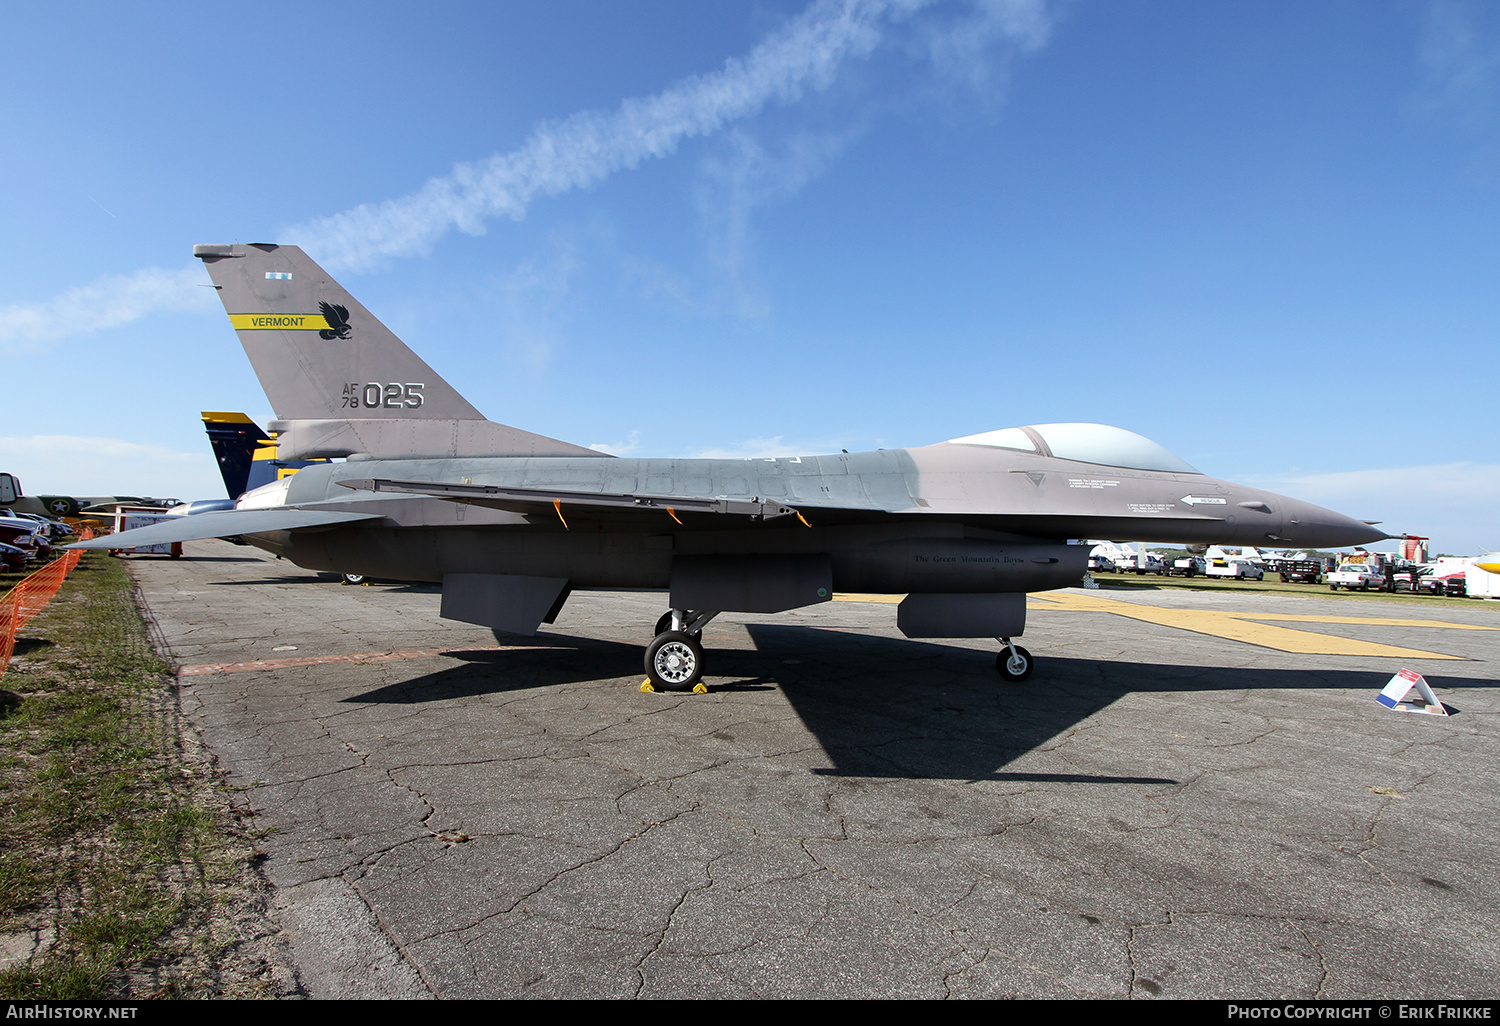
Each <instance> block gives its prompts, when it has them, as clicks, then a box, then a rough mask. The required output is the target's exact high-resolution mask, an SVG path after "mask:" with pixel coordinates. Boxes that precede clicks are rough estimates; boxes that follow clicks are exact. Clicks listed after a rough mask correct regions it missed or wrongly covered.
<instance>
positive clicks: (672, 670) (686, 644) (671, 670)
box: [646, 631, 703, 691]
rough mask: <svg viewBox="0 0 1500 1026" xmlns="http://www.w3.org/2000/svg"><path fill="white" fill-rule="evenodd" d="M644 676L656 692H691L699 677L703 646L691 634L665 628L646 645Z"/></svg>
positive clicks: (701, 669)
mask: <svg viewBox="0 0 1500 1026" xmlns="http://www.w3.org/2000/svg"><path fill="white" fill-rule="evenodd" d="M646 676H647V677H649V678H650V679H651V686H652V687H654V688H655V689H656V690H658V691H691V690H693V685H694V684H697V683H698V680H699V679H700V678H701V677H702V676H703V646H702V645H700V644H698V642H697V640H696V639H694V638H693V636H692V635H691V634H683V633H682V632H681V631H667V632H666V633H665V634H658V635H657V636H656V637H655V638H653V639H652V641H651V644H649V645H647V646H646Z"/></svg>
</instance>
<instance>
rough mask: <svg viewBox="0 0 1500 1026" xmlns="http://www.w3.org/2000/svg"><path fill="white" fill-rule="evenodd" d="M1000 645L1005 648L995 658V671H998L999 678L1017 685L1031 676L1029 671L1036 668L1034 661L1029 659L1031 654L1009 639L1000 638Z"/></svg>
mask: <svg viewBox="0 0 1500 1026" xmlns="http://www.w3.org/2000/svg"><path fill="white" fill-rule="evenodd" d="M1000 644H1002V645H1004V646H1005V647H1004V648H1002V649H1001V650H1000V654H999V655H997V656H996V657H995V669H997V670H999V671H1000V676H1001V677H1003V678H1005V679H1006V680H1008V681H1011V682H1012V683H1019V682H1020V681H1023V680H1025V679H1026V678H1027V677H1030V676H1031V671H1032V670H1033V669H1035V668H1036V660H1035V659H1033V658H1031V653H1030V652H1028V651H1026V650H1025V649H1024V648H1022V647H1021V646H1020V645H1017V644H1016V643H1015V642H1013V641H1011V640H1010V639H1009V638H1001V639H1000Z"/></svg>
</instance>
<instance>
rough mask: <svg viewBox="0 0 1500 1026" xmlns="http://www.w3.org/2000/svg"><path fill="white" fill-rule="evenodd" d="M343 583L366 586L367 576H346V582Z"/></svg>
mask: <svg viewBox="0 0 1500 1026" xmlns="http://www.w3.org/2000/svg"><path fill="white" fill-rule="evenodd" d="M342 583H344V584H364V583H365V575H364V574H344V580H343V582H342Z"/></svg>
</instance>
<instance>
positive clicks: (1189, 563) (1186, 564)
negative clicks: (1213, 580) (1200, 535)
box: [1167, 556, 1208, 577]
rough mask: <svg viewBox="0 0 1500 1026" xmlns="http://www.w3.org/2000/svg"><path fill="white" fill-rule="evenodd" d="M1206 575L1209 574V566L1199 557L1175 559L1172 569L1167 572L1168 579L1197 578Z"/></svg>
mask: <svg viewBox="0 0 1500 1026" xmlns="http://www.w3.org/2000/svg"><path fill="white" fill-rule="evenodd" d="M1206 573H1208V564H1207V563H1205V562H1204V561H1203V560H1202V559H1201V558H1199V557H1198V556H1183V557H1182V558H1181V559H1174V560H1172V566H1171V568H1170V569H1169V570H1167V576H1168V577H1196V576H1197V575H1199V574H1206Z"/></svg>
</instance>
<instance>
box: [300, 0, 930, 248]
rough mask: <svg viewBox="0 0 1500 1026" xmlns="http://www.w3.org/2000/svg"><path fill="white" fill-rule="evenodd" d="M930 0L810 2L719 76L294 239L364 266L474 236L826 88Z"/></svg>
mask: <svg viewBox="0 0 1500 1026" xmlns="http://www.w3.org/2000/svg"><path fill="white" fill-rule="evenodd" d="M931 2H932V0H843V2H833V0H825V2H822V3H817V4H814V5H813V6H812V7H810V8H808V9H807V10H806V11H804V12H803V13H802V14H801V15H800V16H798V17H797V18H795V19H793V20H792V22H791V23H790V24H788V25H786V26H785V27H784V28H782V29H781V30H780V31H778V32H777V33H775V34H774V35H772V36H771V37H770V38H768V39H766V40H765V41H764V42H762V43H760V45H758V46H756V47H755V49H753V50H751V51H750V53H749V54H748V55H747V56H745V57H743V58H740V57H731V58H730V59H729V60H728V61H726V62H725V65H724V69H723V70H722V71H720V72H718V73H717V74H712V75H695V76H693V77H691V78H688V79H686V80H684V81H681V82H678V83H677V84H676V85H674V86H672V87H670V88H668V89H666V90H664V91H662V92H660V93H657V94H656V95H654V96H648V97H644V98H640V97H632V98H630V99H628V100H625V101H624V102H622V103H621V104H620V106H619V109H618V110H615V111H611V112H606V111H582V112H580V113H577V114H574V115H572V116H571V117H568V118H565V119H563V120H562V121H557V122H551V123H548V124H543V125H542V126H541V127H539V128H538V129H537V130H536V131H535V132H534V133H533V134H532V136H531V138H530V139H528V140H527V141H526V143H525V145H523V146H522V147H521V148H520V149H517V150H513V151H511V152H510V153H501V154H496V155H495V156H493V157H490V158H489V159H488V160H484V161H479V162H476V163H472V164H459V165H458V166H457V167H455V168H454V169H453V172H452V173H451V174H449V175H448V176H446V177H444V178H434V179H432V180H431V181H429V182H428V183H427V184H426V185H424V186H423V187H422V188H421V189H419V190H417V191H416V192H414V193H411V194H409V195H406V196H402V197H400V198H398V199H391V200H386V201H384V202H382V203H374V204H370V203H365V204H361V205H360V206H357V207H355V208H354V209H353V210H346V211H344V212H343V213H340V214H334V215H333V216H331V217H322V218H318V219H317V220H314V221H311V222H308V223H307V224H305V225H301V226H299V227H297V228H293V229H290V230H289V231H288V232H287V237H289V238H291V239H293V240H295V241H296V242H297V243H298V244H299V245H301V246H302V247H303V248H304V249H306V250H309V251H311V252H315V253H317V254H318V255H319V257H318V258H319V261H320V262H324V263H326V264H328V265H330V266H331V268H332V269H338V270H356V271H357V270H363V269H366V268H369V267H371V266H375V265H379V264H382V263H384V262H386V261H387V260H388V259H389V258H391V257H396V256H410V255H412V254H416V253H424V252H426V251H427V250H428V249H430V248H431V246H432V243H433V242H434V241H435V240H437V239H438V238H439V237H440V236H442V235H444V234H446V233H447V232H448V231H449V230H450V229H452V228H457V229H459V230H460V231H465V232H469V233H470V234H474V235H478V234H482V233H483V232H484V225H485V221H486V220H488V219H489V218H492V217H497V216H502V215H503V216H508V217H512V218H516V219H520V218H521V217H523V216H525V214H526V208H527V206H528V205H529V204H530V203H531V202H532V201H533V200H534V199H536V198H537V197H539V196H556V195H559V194H560V193H564V192H568V191H571V190H573V189H578V188H583V187H585V186H589V185H592V184H594V183H596V182H600V181H602V180H604V179H605V178H607V177H609V176H610V175H611V174H613V173H614V172H616V171H620V170H624V169H627V168H633V167H636V166H637V165H639V164H640V163H641V162H642V161H645V160H648V159H651V158H653V157H663V156H667V155H668V154H671V153H673V152H674V151H675V150H676V149H677V145H678V143H680V142H681V141H682V140H684V139H690V138H693V137H695V136H702V135H708V134H710V133H712V132H714V131H717V130H718V129H720V128H722V127H723V126H724V125H726V124H728V123H729V122H732V121H737V120H739V119H741V118H744V117H747V116H749V115H751V114H754V113H755V112H757V111H758V110H760V109H761V108H762V107H764V106H765V105H766V104H767V103H769V102H772V101H777V102H780V103H793V102H795V101H796V100H797V99H798V98H799V97H800V96H801V94H802V90H803V89H804V88H806V87H808V86H811V87H813V88H822V87H825V86H827V85H828V84H829V83H830V82H831V81H832V79H833V76H834V73H835V72H836V71H837V70H838V67H839V65H840V64H842V63H843V62H844V61H847V60H849V59H850V58H853V57H861V56H864V55H866V54H868V53H869V52H870V51H871V50H873V49H874V48H875V46H876V45H877V44H878V43H879V42H880V38H881V33H880V23H881V22H882V21H884V20H885V19H887V18H893V19H899V18H902V17H906V16H909V15H911V14H912V13H914V12H915V11H917V10H919V9H921V8H922V7H924V6H927V5H928V4H929V3H931Z"/></svg>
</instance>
